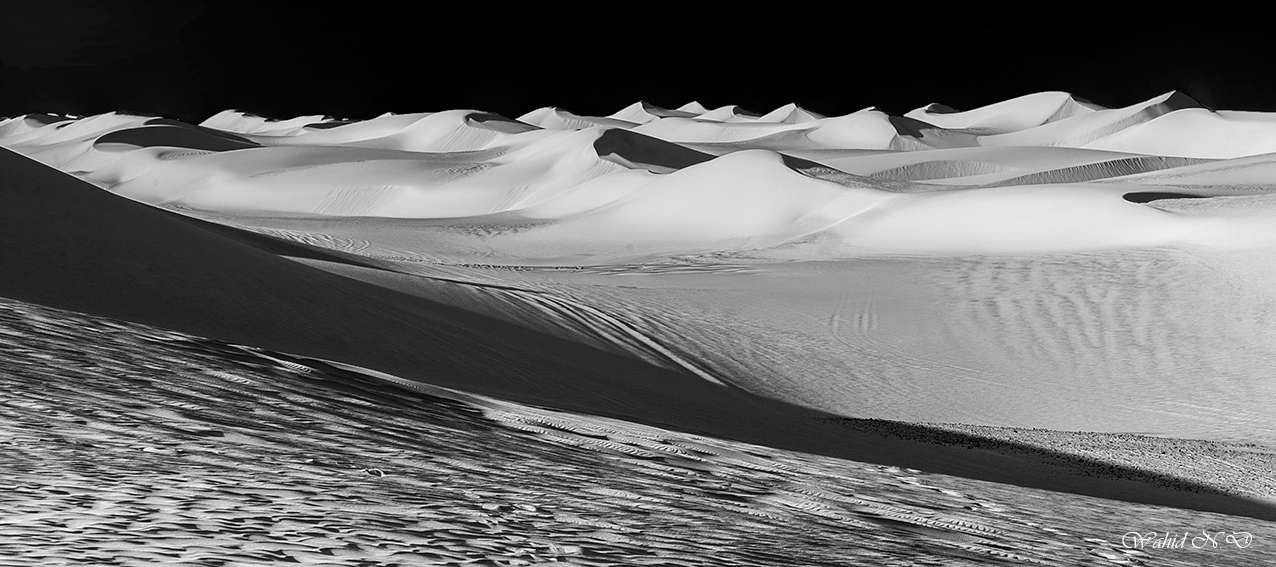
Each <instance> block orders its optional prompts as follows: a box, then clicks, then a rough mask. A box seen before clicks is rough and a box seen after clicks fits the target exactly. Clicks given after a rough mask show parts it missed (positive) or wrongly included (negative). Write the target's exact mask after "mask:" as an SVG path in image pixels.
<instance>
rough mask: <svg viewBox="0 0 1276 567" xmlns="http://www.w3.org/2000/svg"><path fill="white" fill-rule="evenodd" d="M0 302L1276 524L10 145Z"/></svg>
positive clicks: (709, 429)
mask: <svg viewBox="0 0 1276 567" xmlns="http://www.w3.org/2000/svg"><path fill="white" fill-rule="evenodd" d="M0 169H2V170H3V171H4V172H5V175H4V176H3V178H2V179H0V214H2V215H4V218H3V222H0V234H2V235H3V236H4V238H5V239H6V240H7V241H10V242H24V243H26V244H25V245H24V246H21V247H13V248H8V249H4V250H0V266H3V268H4V272H5V273H7V274H11V275H10V276H8V277H6V278H4V279H3V280H0V286H2V287H0V294H2V295H4V296H5V297H10V298H14V299H19V300H23V301H32V302H36V303H41V304H46V305H51V306H55V307H61V308H66V309H71V310H76V311H82V312H86V313H95V314H100V315H106V316H111V317H116V318H121V319H126V320H132V321H137V322H142V323H147V324H152V325H158V326H161V327H166V328H172V329H175V330H180V331H183V332H188V333H194V334H198V335H202V336H207V337H210V338H215V339H218V340H223V341H229V342H234V343H237V344H249V345H254V346H259V347H262V348H267V349H271V350H277V351H280V352H291V353H296V354H299V355H302V356H311V357H322V358H332V359H336V360H341V361H343V362H346V363H350V364H356V365H359V366H365V367H368V368H375V369H377V370H380V371H383V372H388V373H391V374H395V375H398V376H403V377H405V378H409V379H412V380H419V381H423V382H427V383H430V384H434V385H438V386H442V387H450V388H458V389H464V390H467V391H471V392H475V393H479V394H485V395H493V396H497V397H505V398H509V399H512V400H517V401H519V402H523V403H531V404H538V405H546V406H551V407H556V408H560V409H566V410H573V411H582V412H587V413H593V414H598V415H604V416H612V417H620V418H625V419H631V420H635V421H639V422H643V423H649V424H654V425H661V426H665V427H673V428H677V429H681V430H684V431H692V432H699V433H707V434H713V435H719V436H722V437H725V438H730V439H737V440H743V441H749V442H755V443H760V444H766V445H770V446H775V447H781V448H789V449H796V450H803V451H810V452H817V453H821V454H826V455H831V456H839V457H844V458H853V459H857V460H862V461H867V462H888V463H892V464H897V465H900V466H909V467H913V468H918V469H923V470H928V471H932V472H940V473H944V474H954V475H958V476H968V477H971V478H980V479H985V480H993V481H997V482H1008V483H1012V484H1019V485H1029V486H1034V487H1040V488H1047V489H1052V490H1063V491H1070V492H1076V493H1081V494H1089V495H1095V496H1102V497H1107V498H1117V499H1124V500H1129V501H1137V502H1148V503H1157V504H1163V505H1170V506H1177V507H1183V508H1192V509H1201V510H1211V511H1218V512H1223V513H1230V514H1238V515H1247V516H1253V517H1259V518H1268V519H1273V518H1276V508H1274V507H1272V506H1270V505H1267V504H1264V503H1259V502H1254V501H1251V500H1247V499H1238V498H1236V497H1233V496H1229V495H1222V494H1208V493H1189V492H1182V491H1178V490H1172V489H1167V488H1165V487H1163V486H1158V485H1156V484H1153V483H1146V482H1131V481H1128V480H1116V479H1111V478H1092V477H1087V476H1083V473H1079V472H1076V471H1074V470H1069V469H1068V468H1067V467H1065V468H1064V469H1063V471H1062V472H1061V471H1060V470H1059V469H1058V468H1053V467H1052V466H1047V465H1044V464H1043V463H1042V462H1040V461H1039V460H1036V459H1032V458H1027V459H1025V458H1022V457H1012V456H1005V455H996V454H994V455H980V456H978V457H974V458H972V457H971V456H970V454H969V453H967V452H966V451H965V449H962V448H949V447H937V446H935V445H932V444H925V443H917V442H914V441H909V440H904V439H899V438H889V437H882V436H879V435H874V434H859V433H856V432H854V431H847V430H845V429H844V428H842V427H840V426H838V425H836V424H831V423H828V422H826V421H821V419H820V418H826V417H831V416H828V415H827V414H821V413H820V412H814V411H812V410H805V409H801V408H797V407H793V406H789V405H786V404H783V403H779V402H774V401H771V400H767V399H764V398H758V397H755V396H750V395H746V394H744V393H742V392H739V391H734V390H731V389H729V388H723V387H720V386H717V385H714V384H713V383H711V382H708V381H706V380H704V379H702V378H701V377H699V376H696V375H694V374H691V373H688V372H683V371H676V370H668V369H661V368H658V367H653V366H652V365H650V364H645V363H642V362H639V361H637V360H635V359H632V358H628V357H623V356H617V355H611V354H607V353H604V352H601V351H598V350H596V349H593V348H590V347H586V346H583V345H581V344H579V343H575V342H571V341H567V340H562V339H558V338H555V337H551V336H548V335H545V334H542V333H536V332H530V331H528V330H526V329H524V328H521V327H517V326H514V325H510V324H506V323H503V322H501V321H498V320H494V319H489V318H485V317H482V316H477V315H476V314H474V313H472V312H466V311H463V310H460V309H456V308H452V307H448V306H446V305H443V304H440V303H437V302H433V301H429V300H426V299H422V298H420V297H417V296H414V295H411V294H405V293H402V292H399V291H394V290H391V289H388V288H386V287H381V286H375V285H371V284H368V283H365V282H361V281H356V280H352V279H348V278H345V277H341V276H337V275H333V274H331V273H327V272H324V271H321V270H317V269H314V268H311V267H307V266H303V265H300V264H298V263H295V262H292V261H290V260H286V259H283V258H281V257H279V256H277V255H275V254H272V253H270V252H267V251H265V250H263V249H261V248H258V247H255V246H252V245H250V244H248V243H245V242H244V241H243V240H240V239H235V238H230V237H228V236H227V235H226V233H224V232H223V233H220V234H219V233H215V232H211V231H208V230H206V229H204V228H201V227H200V226H199V225H198V224H196V223H190V222H187V221H186V220H185V219H182V218H180V217H175V216H171V215H166V214H164V213H161V212H158V211H156V210H154V209H152V208H150V207H147V206H145V205H142V204H139V203H134V202H130V201H127V200H124V199H122V198H119V197H116V196H112V195H109V194H107V193H104V192H102V191H101V190H100V189H98V188H96V187H93V186H91V185H88V184H86V183H84V182H81V181H79V180H76V179H75V178H73V177H70V176H67V175H65V174H62V173H60V172H57V171H56V170H53V169H51V168H48V167H46V166H43V165H41V164H39V163H37V162H34V161H32V160H29V159H27V158H23V157H21V156H19V155H17V154H14V153H12V152H9V151H4V152H0Z"/></svg>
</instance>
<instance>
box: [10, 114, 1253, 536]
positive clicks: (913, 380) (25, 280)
mask: <svg viewBox="0 0 1276 567" xmlns="http://www.w3.org/2000/svg"><path fill="white" fill-rule="evenodd" d="M1273 127H1276V120H1273V119H1271V118H1270V117H1269V116H1267V115H1264V114H1260V113H1237V112H1227V111H1214V110H1211V109H1208V108H1204V107H1201V106H1200V105H1199V104H1197V103H1195V102H1194V101H1192V100H1191V99H1189V98H1187V97H1186V96H1185V95H1182V94H1179V93H1167V94H1166V95H1163V96H1160V97H1156V98H1154V99H1150V100H1148V101H1145V102H1144V103H1140V104H1136V105H1132V106H1129V107H1126V108H1118V109H1105V108H1101V107H1098V106H1097V105H1093V104H1090V103H1087V102H1085V101H1081V100H1078V99H1076V98H1074V97H1072V96H1070V95H1068V94H1067V93H1057V92H1053V93H1038V94H1035V95H1028V96H1025V97H1020V98H1017V99H1013V100H1010V101H1005V102H1002V103H996V104H992V105H989V106H985V107H982V108H978V109H975V110H970V111H965V112H958V111H954V110H952V109H949V108H946V107H943V106H942V105H930V106H928V107H925V108H922V109H918V110H915V111H913V112H910V113H908V114H907V115H906V116H903V117H900V116H892V115H889V114H888V113H885V112H883V111H881V110H878V109H874V108H869V109H865V110H862V111H860V112H856V113H852V114H849V115H845V116H832V117H824V116H819V115H816V114H814V113H811V112H809V111H806V110H804V109H802V108H801V107H799V106H797V105H796V104H790V105H785V106H782V107H780V108H777V109H775V110H773V111H771V112H768V113H766V114H762V115H758V114H754V113H751V112H748V111H744V110H742V109H740V108H739V107H736V106H732V105H725V106H720V107H717V108H714V109H708V108H705V107H704V106H702V105H700V104H698V103H689V104H687V105H683V106H682V107H679V108H678V109H662V108H659V107H656V106H654V105H651V104H648V103H635V104H634V105H631V106H629V107H627V108H625V109H622V110H621V111H619V112H617V113H615V114H613V115H611V116H609V117H589V116H581V115H577V114H573V113H571V112H568V111H566V110H563V109H557V108H542V109H539V110H535V111H532V112H529V113H527V114H524V115H522V116H520V117H519V118H518V119H511V118H507V117H502V116H498V115H494V114H490V113H485V112H482V111H480V110H449V111H442V112H431V113H417V114H386V115H383V116H379V117H376V118H372V119H369V120H362V121H348V120H337V119H331V118H328V117H324V116H302V117H297V118H294V119H289V120H271V119H266V118H263V117H257V116H252V115H248V114H245V113H242V112H237V111H226V112H223V113H220V114H217V115H215V116H213V117H211V118H209V119H208V120H205V121H204V122H202V123H200V124H199V125H192V124H184V123H180V122H175V121H171V120H167V119H163V118H157V117H148V116H133V115H128V114H118V113H110V114H103V115H99V116H92V117H85V118H74V119H70V118H68V119H63V118H61V117H55V116H40V115H32V116H26V117H15V118H10V119H6V120H4V121H2V122H0V146H3V147H4V148H7V149H8V150H5V151H3V152H2V153H0V169H3V171H4V172H5V176H4V177H3V179H0V215H3V217H4V218H3V219H0V234H3V235H4V237H5V240H6V241H7V242H11V243H21V245H18V246H10V247H8V248H6V249H3V250H0V263H2V265H3V266H4V267H3V271H4V273H5V274H6V275H5V276H4V277H3V278H0V296H4V297H7V298H10V299H16V300H21V301H29V302H34V303H41V304H46V305H51V306H55V307H60V308H64V309H71V310H74V311H79V312H84V313H90V314H95V315H104V316H110V317H116V318H120V319H126V320H130V321H135V322H138V323H144V324H149V325H156V326H159V327H164V328H169V329H174V330H177V331H182V332H185V333H190V334H192V335H198V336H203V337H208V338H210V339H216V340H221V341H226V342H230V343H235V344H242V345H249V346H253V347H258V348H264V349H269V350H271V351H275V352H278V353H290V354H288V356H300V357H310V358H313V359H325V360H330V361H336V362H339V363H344V364H352V365H357V366H359V367H362V368H367V369H371V370H369V371H377V372H383V373H388V374H391V375H394V376H395V377H398V378H399V379H403V380H409V381H416V382H420V383H425V384H432V385H434V386H439V387H446V388H455V389H459V390H464V391H469V392H472V393H475V394H482V395H490V396H497V397H501V398H504V399H507V400H512V401H514V402H518V403H522V404H532V405H542V406H549V407H553V408H557V409H559V410H569V411H576V412H582V413H586V414H592V415H600V416H607V417H610V418H619V419H625V420H630V421H633V422H640V423H644V424H648V425H658V426H663V427H668V428H672V429H676V430H681V431H685V432H695V433H700V434H708V435H715V436H720V437H725V438H728V439H732V440H735V441H742V442H750V443H762V444H766V445H770V446H772V447H778V448H782V449H792V450H803V451H812V452H816V453H819V454H822V455H827V456H834V457H839V458H852V459H859V460H862V461H866V462H874V463H883V464H895V465H898V466H910V467H914V468H918V469H922V470H928V471H931V472H938V473H946V474H955V475H961V476H966V477H970V478H977V479H984V480H993V481H997V482H1012V483H1018V484H1021V485H1030V486H1034V487H1040V488H1049V489H1057V490H1066V491H1071V492H1075V493H1081V494H1088V495H1096V496H1103V497H1116V498H1123V499H1126V500H1133V501H1140V502H1154V503H1164V504H1172V505H1176V506H1182V507H1195V508H1198V509H1207V510H1218V511H1229V512H1233V513H1242V514H1249V515H1255V516H1260V517H1271V515H1272V512H1271V509H1270V508H1269V507H1267V504H1259V503H1256V501H1253V502H1251V501H1245V502H1242V501H1240V500H1236V499H1234V498H1233V497H1232V496H1226V495H1222V494H1214V493H1210V494H1206V495H1201V494H1197V493H1193V492H1187V491H1185V490H1184V489H1183V487H1182V486H1179V485H1176V484H1174V482H1169V481H1167V480H1166V478H1180V480H1182V479H1183V478H1196V477H1192V475H1193V474H1196V473H1188V472H1184V471H1178V472H1174V471H1170V472H1166V473H1165V474H1166V475H1169V476H1167V477H1156V479H1150V477H1149V478H1143V477H1140V478H1142V480H1138V481H1130V480H1129V478H1128V477H1120V478H1125V480H1121V479H1120V478H1118V477H1119V475H1117V474H1116V473H1113V474H1111V475H1108V476H1104V475H1098V476H1097V477H1092V476H1087V473H1085V472H1083V469H1084V467H1082V466H1081V465H1080V464H1077V463H1079V461H1077V462H1072V461H1069V463H1071V464H1067V465H1065V466H1062V468H1060V467H1059V466H1058V465H1057V464H1052V463H1055V462H1054V461H1051V460H1050V459H1046V458H1045V457H1042V456H1041V455H1042V454H1038V453H1034V455H1036V456H1033V457H1024V456H1023V455H1022V454H1020V453H1013V452H1008V453H998V452H996V451H992V452H991V453H988V454H985V453H984V452H979V453H978V454H973V453H970V452H969V451H970V450H969V449H966V448H965V447H961V446H954V447H937V446H936V444H935V443H927V442H921V441H918V440H915V439H907V438H905V436H904V435H903V434H897V433H898V430H894V429H892V430H891V431H895V432H896V433H892V434H890V435H884V434H882V433H881V432H880V431H876V430H875V431H876V432H870V431H867V430H864V429H863V428H862V427H859V426H856V427H846V426H844V424H842V422H839V421H838V420H839V419H850V418H854V419H890V420H899V421H904V422H935V421H943V422H953V423H961V424H967V425H977V426H982V427H1016V428H1025V429H1031V428H1047V429H1051V430H1066V431H1085V432H1099V433H1103V434H1109V435H1118V434H1127V433H1143V434H1153V435H1158V436H1165V437H1178V438H1191V439H1197V440H1202V442H1205V441H1210V442H1213V441H1227V442H1235V443H1254V444H1259V445H1261V446H1267V445H1268V444H1272V443H1276V426H1274V425H1273V423H1276V414H1272V412H1271V410H1270V409H1269V407H1268V406H1269V404H1267V403H1265V400H1267V399H1268V398H1269V397H1270V395H1271V394H1272V393H1273V391H1272V385H1271V384H1272V383H1271V381H1270V380H1269V379H1268V378H1267V375H1268V368H1269V367H1270V362H1271V361H1272V360H1276V351H1273V350H1272V346H1271V345H1273V344H1276V342H1274V341H1272V340H1271V337H1270V330H1269V329H1268V328H1267V327H1268V326H1267V325H1265V323H1264V322H1265V321H1266V319H1265V318H1266V317H1267V316H1268V315H1267V314H1268V313H1270V312H1271V311H1272V309H1274V308H1276V307H1273V305H1276V303H1274V302H1276V272H1273V271H1272V269H1271V268H1269V266H1272V265H1276V264H1273V259H1276V257H1274V256H1273V254H1272V250H1273V248H1272V247H1273V246H1274V245H1276V232H1274V231H1273V229H1272V228H1271V227H1272V226H1276V225H1273V221H1276V198H1272V195H1271V192H1272V191H1274V190H1276V182H1273V181H1272V179H1273V178H1272V171H1270V170H1271V169H1272V167H1271V166H1272V164H1271V161H1272V160H1271V159H1270V157H1269V155H1270V153H1271V152H1273V150H1276V147H1273V146H1271V143H1270V142H1271V139H1272V136H1271V133H1272V132H1274V131H1273V130H1272V128H1273ZM9 150H11V151H9ZM14 152H16V153H14ZM18 154H22V155H18ZM22 156H27V157H22ZM28 158H30V159H28ZM33 160H35V161H33ZM57 170H61V172H59V171H57ZM1187 197H1194V198H1187ZM199 219H203V220H199ZM281 356H283V355H281ZM1185 392H1191V394H1186V393H1185ZM520 411H521V410H520ZM529 427H530V426H529ZM535 427H540V426H535ZM857 427H859V428H858V429H857ZM909 431H912V430H909ZM909 435H912V433H909ZM569 437H570V436H569ZM1028 437H1031V436H1028ZM928 438H930V437H928ZM573 439H574V438H573ZM1034 439H1035V438H1034ZM1051 439H1054V438H1053V437H1052V438H1051ZM1049 442H1053V441H1034V443H1038V444H1039V445H1041V444H1048V443H1049ZM940 445H942V444H940ZM633 450H634V451H640V452H641V451H647V450H649V449H633ZM1135 460H1137V459H1135ZM1105 466H1106V465H1105ZM1113 466H1115V465H1113ZM1121 467H1126V468H1121ZM1121 467H1118V469H1119V470H1120V471H1127V472H1128V467H1129V465H1128V462H1127V464H1124V465H1121ZM1118 469H1112V470H1118ZM1105 470H1107V469H1105ZM1121 474H1126V473H1125V472H1122V473H1121ZM1174 475H1180V476H1179V477H1174ZM1198 480H1199V479H1198ZM1184 482H1187V481H1186V480H1185V481H1184ZM1192 482H1197V480H1193V481H1192ZM1167 483H1168V484H1167ZM1189 484H1190V483H1189ZM1171 485H1173V486H1171ZM1194 486H1195V485H1194ZM1176 487H1177V488H1176ZM1248 497H1253V498H1258V499H1259V500H1262V499H1264V498H1269V497H1270V498H1276V494H1267V493H1263V492H1262V491H1261V490H1257V493H1255V491H1251V493H1249V494H1248Z"/></svg>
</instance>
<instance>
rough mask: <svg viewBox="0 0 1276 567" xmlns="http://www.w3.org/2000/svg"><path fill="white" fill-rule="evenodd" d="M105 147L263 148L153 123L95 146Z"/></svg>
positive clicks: (121, 132) (221, 134)
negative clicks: (125, 145)
mask: <svg viewBox="0 0 1276 567" xmlns="http://www.w3.org/2000/svg"><path fill="white" fill-rule="evenodd" d="M101 144H128V145H132V146H139V147H143V148H149V147H152V146H171V147H176V148H186V149H191V150H203V151H208V152H224V151H229V150H242V149H244V148H256V147H259V146H260V144H256V143H253V142H250V141H248V140H246V139H243V138H240V137H239V136H235V135H232V134H227V133H224V132H218V131H216V130H212V129H210V128H200V127H198V126H185V127H184V126H175V125H168V124H160V125H155V126H151V125H149V123H148V125H146V126H142V127H140V128H129V129H126V130H116V131H114V132H111V133H109V134H106V135H103V136H101V137H99V138H98V139H97V141H96V142H94V146H98V145H101Z"/></svg>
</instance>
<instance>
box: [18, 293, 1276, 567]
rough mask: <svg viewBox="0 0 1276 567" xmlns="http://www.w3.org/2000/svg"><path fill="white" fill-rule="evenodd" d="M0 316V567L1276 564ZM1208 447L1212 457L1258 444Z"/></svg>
mask: <svg viewBox="0 0 1276 567" xmlns="http://www.w3.org/2000/svg"><path fill="white" fill-rule="evenodd" d="M0 322H2V323H3V327H0V345H3V348H4V350H5V352H6V355H7V356H6V357H5V359H4V360H3V361H2V362H0V383H3V385H4V389H5V391H6V392H7V397H6V399H5V400H4V401H3V402H2V403H0V416H3V420H0V431H2V432H3V441H0V445H3V447H4V449H5V451H4V457H3V461H2V462H3V463H4V466H5V469H6V477H5V479H4V480H3V481H0V482H2V483H3V484H2V486H3V489H4V490H3V491H0V504H2V505H3V506H4V509H5V511H6V512H5V514H4V515H3V516H2V517H0V565H15V566H17V565H33V564H56V563H57V562H72V563H76V564H84V563H88V564H100V565H152V564H169V565H178V564H197V565H213V564H217V565H263V564H274V563H285V562H286V563H294V562H299V563H303V564H321V565H455V564H469V563H470V562H474V561H478V562H479V563H478V564H488V565H533V564H535V565H540V564H544V565H552V564H568V565H655V564H696V565H699V564H714V565H780V564H800V565H809V564H817V565H863V564H865V563H866V562H867V563H874V564H892V562H901V561H902V562H909V561H914V562H921V561H926V560H931V561H940V562H942V563H943V564H946V565H981V564H985V563H988V562H1009V563H1010V564H1034V565H1068V566H1071V565H1090V564H1093V565H1105V564H1106V565H1111V564H1125V565H1131V564H1134V565H1137V564H1156V565H1193V564H1196V562H1201V561H1214V560H1215V559H1216V558H1217V557H1219V556H1220V555H1219V554H1220V553H1227V555H1226V557H1228V558H1230V559H1243V560H1246V561H1252V562H1254V563H1253V564H1256V563H1257V562H1259V561H1262V560H1263V559H1262V558H1264V557H1266V558H1268V559H1269V560H1270V558H1272V557H1273V554H1272V553H1271V551H1270V550H1261V549H1260V546H1255V547H1254V548H1251V549H1246V550H1231V551H1220V550H1188V552H1187V553H1179V554H1175V555H1162V554H1158V553H1156V552H1157V551H1158V550H1153V549H1145V550H1141V551H1140V550H1136V549H1129V548H1127V547H1125V546H1123V545H1122V544H1121V536H1122V535H1124V534H1125V533H1126V532H1127V531H1130V530H1131V529H1134V526H1133V525H1132V524H1130V523H1129V522H1130V521H1131V519H1132V518H1137V519H1138V521H1139V524H1138V525H1139V526H1140V527H1139V529H1146V528H1147V527H1149V526H1158V527H1159V526H1166V528H1165V529H1170V528H1169V527H1170V526H1179V525H1182V524H1184V523H1185V522H1186V523H1189V524H1191V525H1192V526H1202V529H1220V530H1230V531H1240V530H1248V531H1249V532H1250V534H1251V535H1253V536H1254V537H1256V538H1258V541H1260V542H1262V541H1266V540H1267V539H1268V538H1270V537H1272V536H1276V529H1273V528H1272V527H1271V524H1270V522H1258V521H1255V520H1249V519H1244V518H1236V517H1229V516H1223V515H1219V514H1210V513H1205V512H1188V511H1184V510H1180V509H1174V508H1164V507H1157V506H1147V505H1133V504H1126V503H1120V502H1115V501H1110V500H1103V499H1097V498H1085V497H1077V496H1075V495H1068V494H1062V493H1056V492H1048V491H1042V490H1033V489H1024V488H1017V487H1013V486H1009V485H999V484H993V483H987V482H980V481H972V480H967V479H962V478H959V477H951V476H945V475H936V474H930V473H926V472H922V471H919V470H915V469H901V468H899V467H891V466H884V465H873V464H868V463H860V462H855V461H848V460H842V459H834V458H828V457H821V456H818V455H811V454H806V453H797V452H792V451H783V450H777V449H773V448H770V447H766V446H760V445H749V444H743V443H735V442H730V441H724V440H721V439H712V438H706V437H702V436H697V435H691V434H687V433H679V432H676V431H671V430H665V429H659V428H654V427H648V426H642V425H638V424H634V423H630V422H625V421H620V420H614V419H604V418H598V417H592V416H588V415H582V414H576V413H567V412H560V411H554V410H549V409H544V408H536V407H531V406H525V405H521V404H516V403H509V402H501V401H497V400H493V399H489V398H483V397H479V396H472V395H467V394H464V393H461V392H456V391H449V390H445V389H441V388H433V387H424V388H422V387H420V386H418V387H416V388H413V387H412V384H411V383H409V382H406V381H404V382H402V383H396V382H395V381H387V380H386V379H385V378H386V377H382V376H378V375H377V373H376V372H374V371H364V370H360V369H358V368H354V367H343V366H334V365H331V364H328V363H325V362H323V361H319V360H313V359H306V358H300V357H293V356H289V355H285V354H281V353H274V352H270V351H262V350H259V349H255V348H250V347H244V346H238V345H232V344H227V343H222V342H219V341H213V340H209V339H203V338H200V337H195V336H190V335H185V334H182V333H176V332H172V331H167V330H163V329H158V328H154V327H146V326H142V325H136V324H132V323H126V322H122V321H118V320H111V319H103V318H99V317H93V316H89V315H83V314H77V313H73V312H67V311H60V310H54V309H49V308H44V307H40V306H36V305H32V304H26V303H21V302H14V301H8V300H4V301H0ZM861 425H863V426H869V427H872V424H861ZM888 427H890V426H889V425H888ZM894 427H899V425H896V426H894ZM1121 441H1124V442H1128V441H1130V440H1129V439H1123V440H1121ZM1147 441H1149V440H1144V441H1143V443H1147ZM985 443H987V442H985ZM1205 445H1208V448H1209V450H1210V451H1211V452H1213V453H1214V454H1218V455H1233V454H1235V453H1237V452H1240V451H1243V450H1244V448H1243V447H1236V446H1230V445H1226V444H1218V443H1214V444H1205ZM1126 447H1128V445H1126V444H1125V443H1122V444H1119V445H1116V446H1115V447H1114V448H1115V449H1117V450H1120V449H1123V448H1126ZM981 448H982V447H981ZM1198 458H1199V457H1198ZM1271 461H1272V456H1271V455H1270V454H1268V456H1267V461H1266V466H1270V464H1271ZM1224 472H1225V471H1224ZM1237 564H1240V563H1237Z"/></svg>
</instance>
